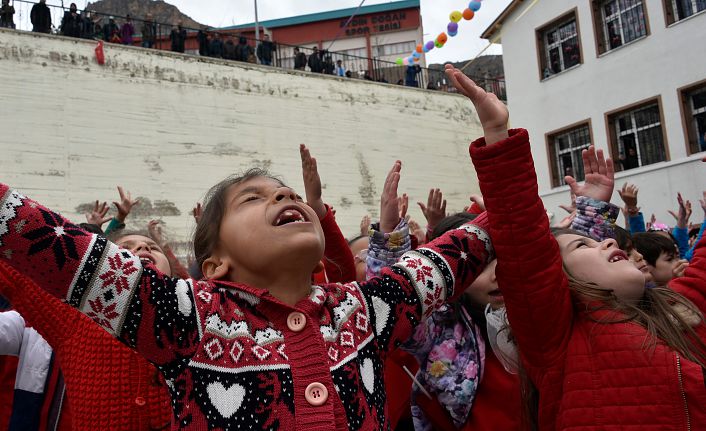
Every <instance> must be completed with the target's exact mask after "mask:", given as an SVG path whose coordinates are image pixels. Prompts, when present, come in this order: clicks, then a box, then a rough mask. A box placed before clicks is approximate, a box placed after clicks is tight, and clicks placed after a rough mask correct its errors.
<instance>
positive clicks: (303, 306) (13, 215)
mask: <svg viewBox="0 0 706 431" xmlns="http://www.w3.org/2000/svg"><path fill="white" fill-rule="evenodd" d="M400 169H401V163H400V162H397V163H395V165H394V167H393V169H392V170H391V171H390V173H389V175H388V177H387V180H386V183H385V190H386V191H389V192H388V194H392V193H393V192H392V190H396V188H397V183H398V182H399V175H400V174H399V172H400ZM386 202H388V205H397V199H396V196H395V199H387V200H386ZM329 211H330V210H329ZM393 213H395V212H393ZM319 218H320V217H319V216H318V215H317V213H316V212H315V211H314V210H313V209H312V208H311V207H310V206H308V205H306V204H305V203H304V202H303V201H302V200H301V199H300V198H299V197H298V195H297V194H296V193H295V192H294V191H293V190H292V189H291V188H289V187H287V186H286V185H284V184H283V183H282V182H281V181H280V180H278V179H276V178H273V177H271V176H270V175H269V174H267V173H266V172H264V171H261V170H250V171H248V172H247V173H246V174H245V175H243V176H238V177H230V178H228V179H226V180H224V181H223V182H221V183H219V184H217V185H216V186H215V187H213V188H212V189H211V191H210V192H209V194H208V196H207V199H206V200H205V203H204V207H203V215H202V216H201V218H200V221H199V223H198V225H197V229H196V233H195V239H194V247H195V254H196V258H197V260H198V262H199V264H200V265H201V268H202V271H203V274H204V276H205V277H206V278H207V280H204V281H194V280H184V279H176V278H171V277H169V276H167V275H165V274H164V272H163V271H162V270H160V269H159V268H158V267H157V266H155V265H154V262H152V261H150V260H143V259H141V258H140V256H139V255H136V254H135V253H133V252H131V251H130V250H126V249H121V248H120V247H118V246H117V245H115V244H113V243H111V242H109V241H106V240H105V239H103V238H101V237H98V236H95V235H89V234H87V233H86V232H84V231H82V230H80V229H77V228H76V226H74V225H73V224H71V223H70V222H68V221H67V220H65V219H63V218H62V217H61V216H59V215H58V214H56V213H54V212H52V211H50V210H48V209H46V208H44V207H42V206H41V205H39V204H38V203H36V202H35V201H33V200H31V199H29V198H27V197H25V196H24V195H22V194H20V193H18V192H16V191H13V190H11V189H10V188H9V187H7V186H4V185H3V186H0V258H2V260H3V261H4V262H6V263H7V264H8V265H10V266H12V267H13V268H14V269H13V268H9V267H8V266H7V265H5V264H3V265H2V268H0V269H1V270H2V271H1V272H2V274H0V275H2V280H1V281H0V282H2V283H5V284H16V283H15V281H14V279H15V278H16V277H17V276H18V274H17V272H20V273H23V274H26V275H28V276H29V277H32V279H33V280H34V281H35V282H36V283H37V284H38V285H39V286H41V287H42V289H45V290H46V291H48V292H50V293H51V294H53V295H55V296H57V297H59V298H61V299H63V300H65V301H66V302H67V303H68V304H70V305H71V306H73V307H75V308H78V309H79V310H80V311H81V312H83V313H85V314H88V315H90V316H91V317H92V318H93V320H94V321H96V322H98V323H99V324H100V325H101V326H103V328H104V329H106V330H107V331H108V332H110V333H111V334H113V335H114V336H115V337H117V338H119V339H120V340H121V341H123V342H124V343H126V344H128V345H129V346H131V347H133V348H135V349H136V350H137V351H138V352H139V353H140V354H141V355H143V356H144V357H145V358H147V359H148V360H149V361H151V362H152V363H154V364H155V365H156V366H157V368H158V369H159V370H160V371H161V373H162V374H163V376H164V377H165V379H166V383H167V385H168V387H169V389H170V392H171V396H172V404H173V412H174V418H175V423H174V425H173V426H174V427H175V428H180V429H192V430H211V429H224V430H236V429H245V428H249V429H281V430H290V429H297V430H330V429H346V428H348V429H351V430H377V429H386V428H388V422H387V418H386V394H385V391H384V389H383V388H384V382H383V379H382V375H383V371H382V365H383V362H384V360H385V358H386V356H387V354H388V352H389V351H391V350H393V349H394V348H395V347H396V346H397V345H399V343H401V342H402V341H404V340H406V339H407V338H409V336H410V335H411V332H412V330H413V329H414V327H415V326H416V325H417V324H418V323H419V322H420V320H421V319H424V318H425V317H426V316H428V315H429V314H430V313H431V312H432V311H433V310H434V309H436V308H438V307H439V306H441V305H442V304H443V303H445V302H446V301H447V300H449V299H452V298H454V297H456V296H457V295H459V294H460V293H461V292H462V291H463V290H464V289H465V287H467V286H468V284H470V283H471V282H472V281H473V280H474V278H475V277H476V276H477V275H478V274H479V273H480V272H481V271H482V270H483V268H484V267H485V265H486V264H487V262H488V261H490V260H491V259H492V256H493V253H492V247H491V244H490V241H489V239H488V236H487V234H486V232H485V230H484V228H485V227H486V224H485V223H486V218H485V216H483V215H481V216H479V217H478V218H476V219H475V220H474V221H473V223H472V224H467V225H465V226H463V228H461V229H458V230H454V231H451V232H449V233H447V234H446V235H444V236H442V237H440V238H439V239H437V240H436V241H433V242H431V243H429V244H427V245H426V246H425V247H423V248H420V249H418V250H416V251H411V252H409V253H407V254H406V255H405V256H403V258H402V260H401V261H400V262H399V263H398V264H396V265H395V266H393V267H392V268H389V269H385V270H383V271H382V274H381V276H380V277H379V278H376V279H373V280H369V281H367V282H365V283H349V284H328V285H323V286H312V284H311V281H310V280H311V274H312V272H313V271H314V269H315V268H316V266H317V265H319V262H320V261H321V258H322V256H323V254H324V248H325V244H324V235H323V231H322V228H321V221H320V219H319ZM398 222H399V216H396V217H394V219H392V218H391V219H389V220H387V219H383V220H381V228H382V229H383V230H384V231H386V232H389V231H390V230H392V229H394V227H395V226H396V225H397V224H398Z"/></svg>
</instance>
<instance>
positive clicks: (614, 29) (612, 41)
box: [606, 19, 623, 49]
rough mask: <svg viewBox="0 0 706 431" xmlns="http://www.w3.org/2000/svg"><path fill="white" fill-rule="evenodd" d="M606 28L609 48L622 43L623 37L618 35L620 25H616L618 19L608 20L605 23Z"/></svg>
mask: <svg viewBox="0 0 706 431" xmlns="http://www.w3.org/2000/svg"><path fill="white" fill-rule="evenodd" d="M606 26H607V29H608V44H609V45H610V49H614V48H617V47H619V46H620V45H622V44H623V39H622V37H620V27H619V26H618V20H617V19H615V20H613V21H609V22H608V23H606Z"/></svg>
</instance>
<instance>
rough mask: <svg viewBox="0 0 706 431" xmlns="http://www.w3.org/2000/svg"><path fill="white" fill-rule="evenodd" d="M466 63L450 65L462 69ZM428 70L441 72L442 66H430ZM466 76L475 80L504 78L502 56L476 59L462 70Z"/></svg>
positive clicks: (486, 56) (487, 56) (485, 56)
mask: <svg viewBox="0 0 706 431" xmlns="http://www.w3.org/2000/svg"><path fill="white" fill-rule="evenodd" d="M466 63H468V62H467V61H461V62H458V63H451V64H453V65H454V66H455V67H463V66H465V65H466ZM429 69H439V70H443V69H444V65H443V64H430V65H429ZM464 72H465V73H466V75H468V76H471V77H476V78H490V79H498V78H503V77H504V76H505V72H504V71H503V56H502V55H484V56H481V57H478V58H477V59H476V60H475V61H474V62H473V63H471V65H470V66H469V67H468V68H466V69H465V70H464Z"/></svg>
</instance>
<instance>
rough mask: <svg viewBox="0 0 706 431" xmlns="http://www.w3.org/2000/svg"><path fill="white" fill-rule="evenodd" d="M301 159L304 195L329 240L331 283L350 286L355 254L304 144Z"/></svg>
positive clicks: (327, 264)
mask: <svg viewBox="0 0 706 431" xmlns="http://www.w3.org/2000/svg"><path fill="white" fill-rule="evenodd" d="M299 153H300V155H301V159H302V175H303V176H304V191H305V194H306V202H307V204H308V205H309V206H310V207H311V208H313V209H314V211H315V212H316V215H317V216H319V221H320V222H321V229H323V231H324V237H325V238H326V247H325V248H324V268H325V270H326V275H327V277H328V280H329V281H330V282H332V283H337V282H343V283H345V282H349V281H354V280H355V261H354V260H353V253H351V249H350V247H348V241H346V238H345V237H344V236H343V233H342V232H341V229H340V228H339V227H338V223H336V217H335V216H334V214H333V212H332V211H331V207H328V206H326V205H325V204H324V201H323V200H322V199H321V178H320V177H319V169H318V167H317V165H316V159H315V158H313V157H312V156H311V153H310V152H309V149H308V148H306V146H305V145H304V144H302V145H300V146H299Z"/></svg>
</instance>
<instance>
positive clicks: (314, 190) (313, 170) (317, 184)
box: [299, 144, 326, 219]
mask: <svg viewBox="0 0 706 431" xmlns="http://www.w3.org/2000/svg"><path fill="white" fill-rule="evenodd" d="M299 154H300V155H301V158H302V175H303V177H304V192H305V194H306V203H307V205H309V206H310V207H311V208H313V209H314V212H316V215H317V216H319V219H322V218H324V217H326V205H324V201H323V200H322V199H321V178H320V177H319V170H318V168H317V166H316V159H315V158H313V157H311V153H309V149H308V148H306V145H304V144H301V145H299Z"/></svg>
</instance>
